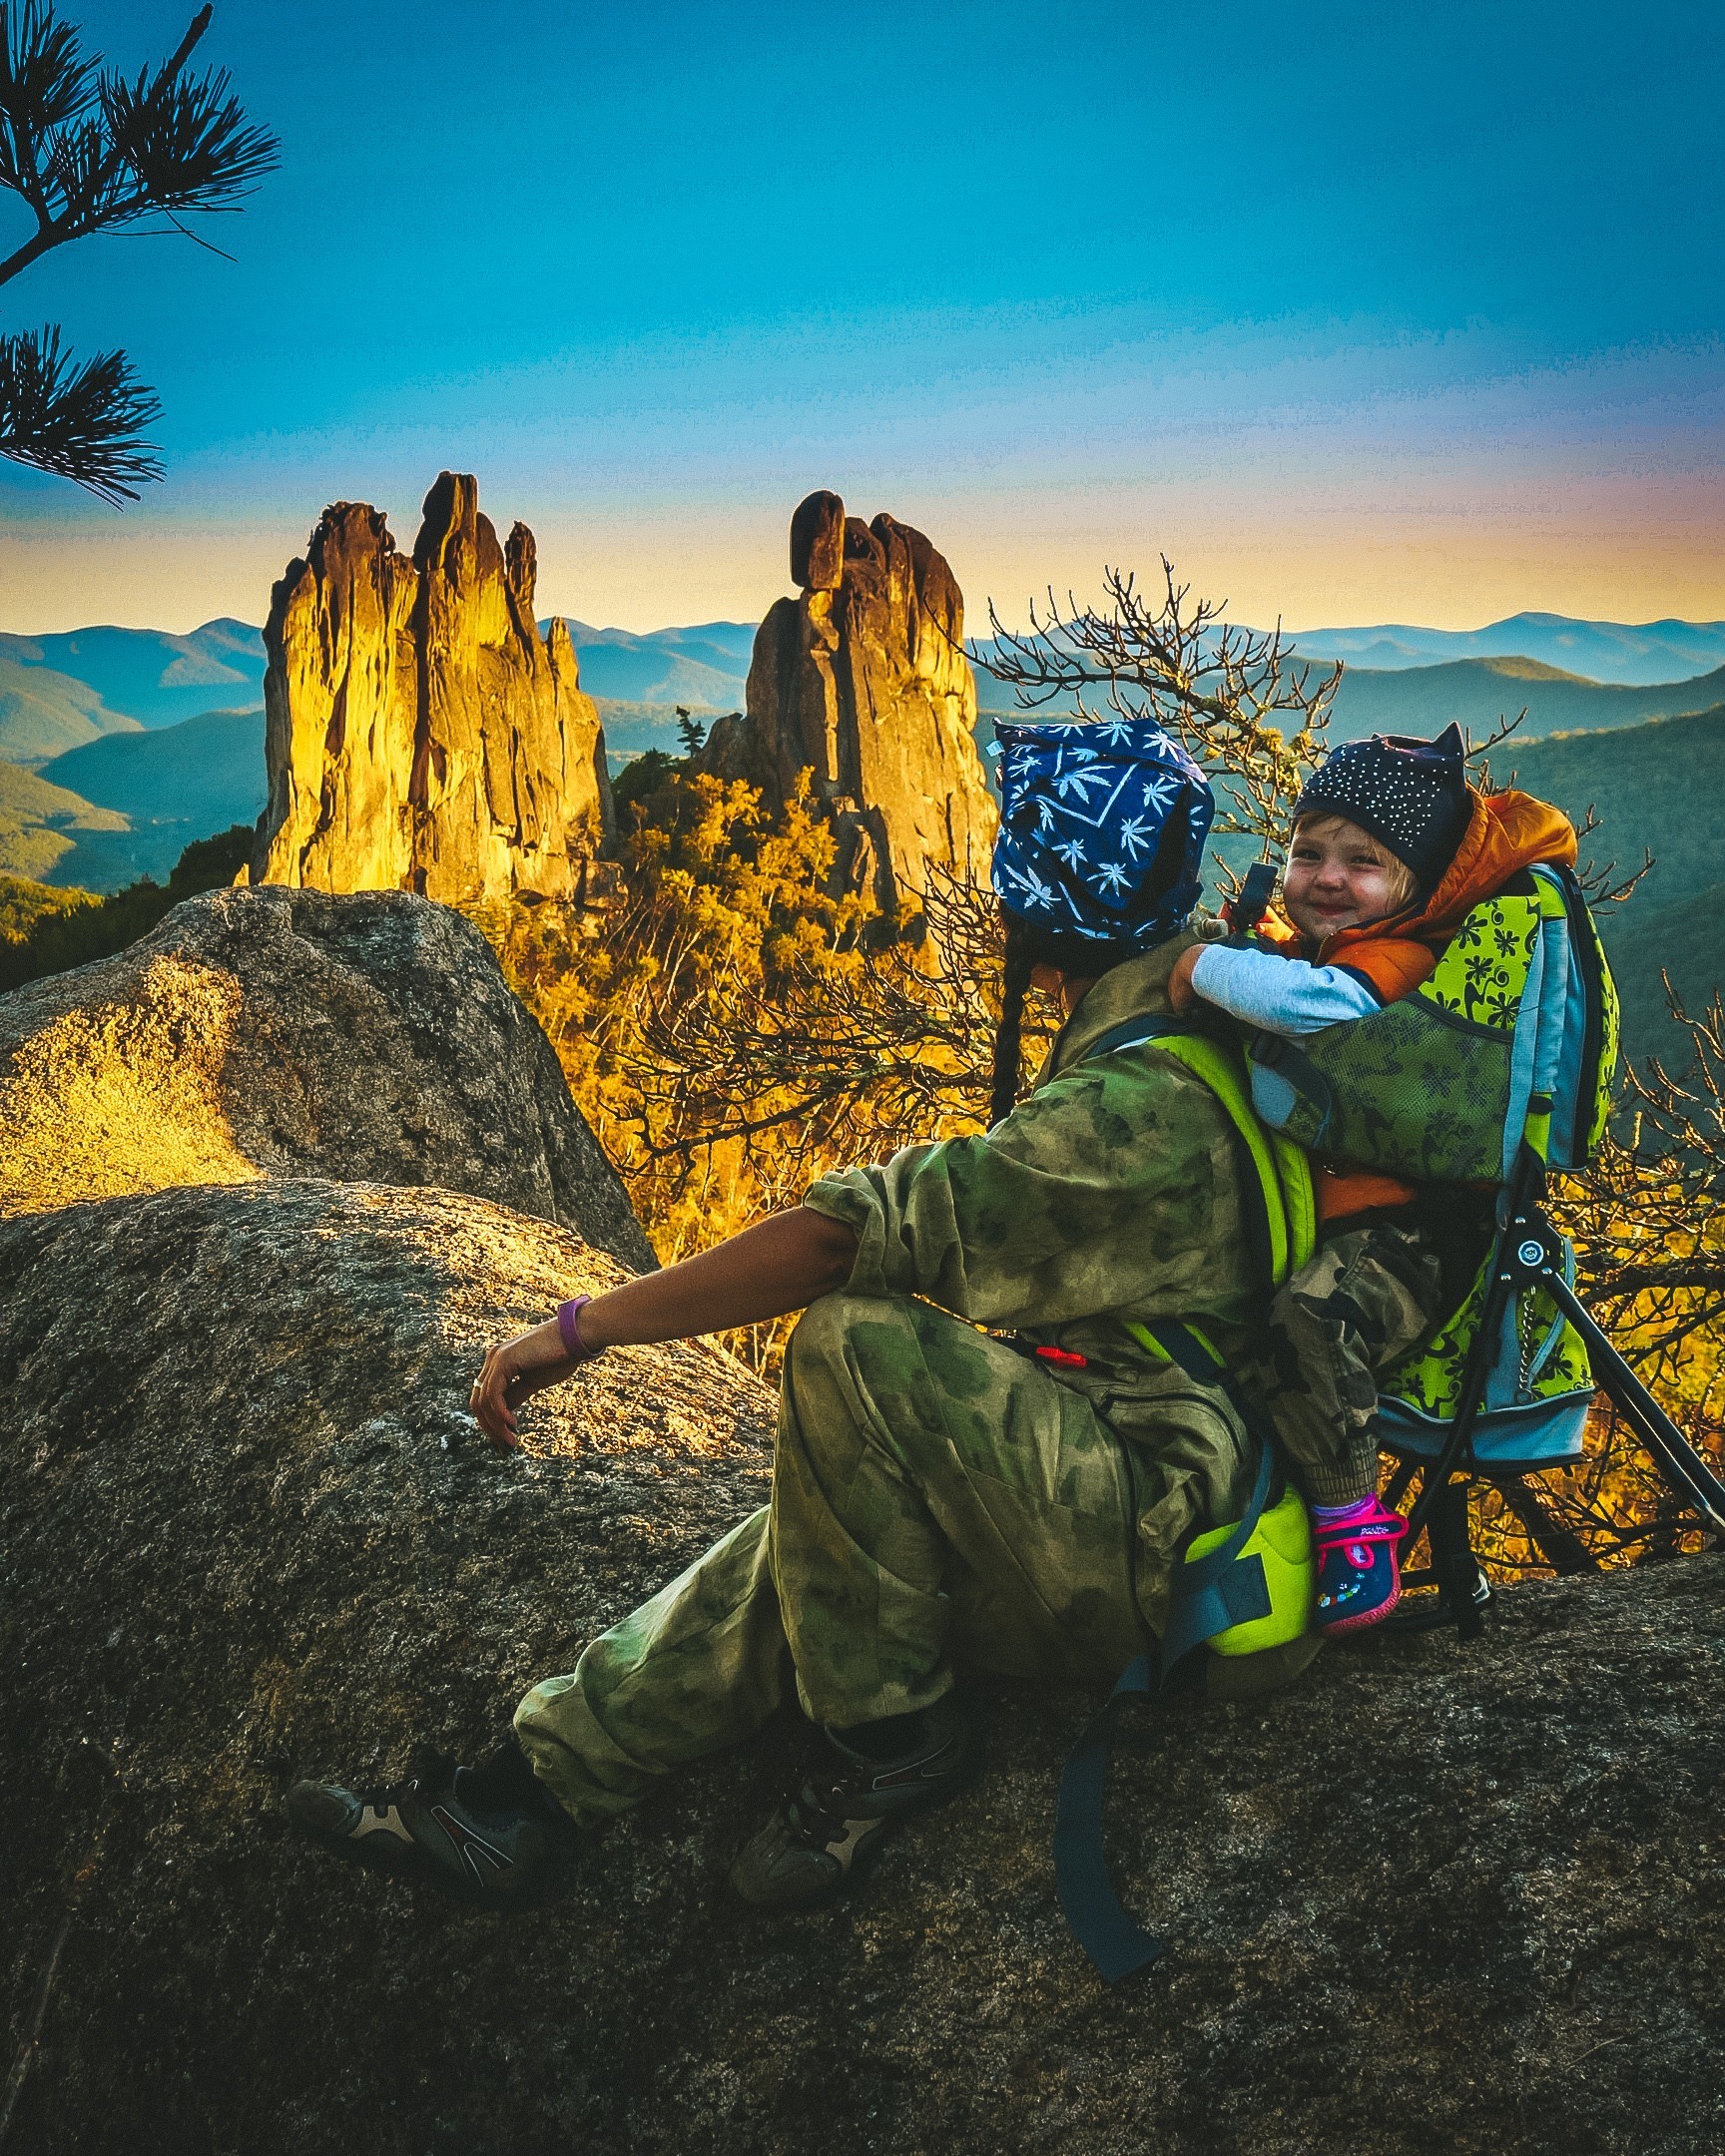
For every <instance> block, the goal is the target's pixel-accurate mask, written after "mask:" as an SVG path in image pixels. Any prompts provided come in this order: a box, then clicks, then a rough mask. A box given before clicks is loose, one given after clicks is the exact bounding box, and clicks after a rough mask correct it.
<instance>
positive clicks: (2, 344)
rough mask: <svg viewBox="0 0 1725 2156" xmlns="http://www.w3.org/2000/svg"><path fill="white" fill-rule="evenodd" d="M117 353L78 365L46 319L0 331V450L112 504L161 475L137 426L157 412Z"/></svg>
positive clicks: (134, 497)
mask: <svg viewBox="0 0 1725 2156" xmlns="http://www.w3.org/2000/svg"><path fill="white" fill-rule="evenodd" d="M161 409H162V407H161V405H160V404H159V403H158V402H157V400H156V396H155V392H154V391H153V390H150V389H148V388H146V387H145V386H144V385H143V384H142V383H141V382H140V381H139V380H138V379H137V377H136V375H134V373H133V372H132V367H131V362H130V361H129V360H128V359H127V357H126V354H125V353H124V352H118V351H111V352H98V353H97V355H96V356H95V358H94V359H87V360H85V361H84V363H83V364H82V365H79V364H78V363H77V362H76V361H75V360H74V359H73V358H72V357H71V355H70V353H68V352H67V351H66V350H65V349H64V348H63V347H62V345H61V342H60V330H59V327H58V326H57V325H55V324H50V325H49V326H48V327H47V328H44V329H42V330H40V331H37V330H26V331H25V332H24V334H23V335H22V336H4V337H0V456H8V457H11V458H12V459H13V460H14V461H15V462H16V463H19V464H29V465H32V466H34V467H35V469H36V470H38V471H45V472H52V473H53V474H54V475H55V477H56V478H60V479H70V480H72V481H73V482H74V483H75V484H76V485H78V486H81V487H85V488H88V490H89V491H90V492H91V493H92V494H98V495H100V496H101V498H102V499H103V500H104V501H107V502H112V503H114V504H115V505H116V506H118V505H119V504H120V503H121V502H122V501H136V500H137V499H138V488H139V487H140V486H142V485H144V484H146V483H147V482H149V481H150V480H153V479H160V478H161V476H162V465H161V461H160V459H159V458H158V457H157V456H156V455H155V454H154V448H155V445H154V444H153V443H151V442H147V441H145V440H144V439H143V430H144V429H145V428H146V427H147V426H149V425H150V424H151V422H152V421H153V420H155V419H157V418H159V417H160V416H161Z"/></svg>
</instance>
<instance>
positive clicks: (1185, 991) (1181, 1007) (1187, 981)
mask: <svg viewBox="0 0 1725 2156" xmlns="http://www.w3.org/2000/svg"><path fill="white" fill-rule="evenodd" d="M1203 955H1204V946H1203V944H1202V943H1194V944H1193V946H1192V948H1191V949H1190V950H1183V951H1182V952H1181V953H1180V955H1179V957H1178V958H1176V959H1175V961H1174V970H1173V972H1172V973H1170V974H1169V976H1168V1001H1169V1002H1170V1003H1171V1004H1172V1005H1173V1007H1174V1009H1175V1010H1177V1011H1189V1010H1190V1009H1191V1008H1192V1006H1193V1004H1194V1003H1196V1002H1197V1001H1198V991H1197V989H1196V988H1194V987H1193V985H1192V969H1193V967H1194V966H1196V965H1197V963H1198V961H1199V959H1200V958H1202V957H1203Z"/></svg>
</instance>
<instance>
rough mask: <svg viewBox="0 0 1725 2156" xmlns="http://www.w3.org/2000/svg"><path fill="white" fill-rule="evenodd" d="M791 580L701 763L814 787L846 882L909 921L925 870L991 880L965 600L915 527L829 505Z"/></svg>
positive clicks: (807, 526)
mask: <svg viewBox="0 0 1725 2156" xmlns="http://www.w3.org/2000/svg"><path fill="white" fill-rule="evenodd" d="M791 575H792V578H793V580H794V581H795V582H796V583H797V584H799V585H801V586H802V587H803V590H802V593H801V596H800V597H798V598H796V599H781V600H779V601H778V602H777V603H776V604H775V605H774V606H773V607H772V609H771V610H770V611H769V613H768V615H767V618H766V620H765V621H764V622H763V623H762V624H761V627H760V630H759V631H758V632H757V634H756V638H755V653H754V657H753V659H752V661H751V663H750V668H749V694H748V704H749V708H748V711H747V713H746V715H745V716H744V717H743V718H741V719H722V720H720V721H719V722H718V723H717V725H715V727H714V729H713V733H712V737H711V739H710V740H709V742H708V745H707V747H706V749H705V750H704V751H703V752H702V754H701V756H700V757H699V758H698V760H697V761H698V763H699V765H700V766H701V767H702V768H703V769H706V770H709V771H713V772H717V773H719V774H720V775H721V776H723V777H726V778H742V779H747V780H749V781H750V782H751V784H753V785H756V786H760V787H762V788H764V789H765V790H766V792H767V794H768V796H769V798H770V799H774V800H779V801H784V800H788V799H789V798H790V796H791V794H792V792H793V790H794V789H795V787H796V785H797V781H798V775H799V774H800V773H801V772H803V771H805V770H807V771H810V772H811V773H813V775H814V778H813V783H814V789H815V794H816V797H817V798H818V799H819V800H820V801H822V802H824V803H825V804H826V805H827V808H828V812H829V813H830V814H831V816H832V817H833V820H834V822H835V824H836V826H837V828H838V832H839V838H840V852H839V863H838V873H839V875H840V877H841V879H842V880H843V881H845V882H847V883H850V884H853V885H855V886H856V887H858V888H863V887H866V886H868V885H870V884H871V885H872V887H873V890H874V894H875V897H876V898H877V899H878V901H879V903H880V905H881V907H882V909H883V910H884V911H886V912H887V913H898V912H908V911H913V910H914V906H915V899H916V894H917V893H918V892H919V891H920V890H921V889H923V888H924V886H925V883H926V874H927V868H928V866H929V864H930V863H934V864H936V865H938V866H941V867H950V868H960V869H962V868H964V867H965V866H968V867H969V868H970V869H971V870H972V871H973V872H974V873H975V874H977V875H983V874H985V873H986V871H987V865H988V855H989V851H990V849H991V847H992V846H993V843H994V831H995V827H996V823H997V821H998V818H997V816H996V813H995V808H994V804H993V801H992V799H991V798H990V796H989V793H988V786H987V781H986V779H985V778H984V776H983V772H982V765H981V760H980V759H979V757H978V756H977V754H976V744H975V740H974V738H973V737H974V730H975V725H976V684H975V681H974V679H973V678H972V676H971V672H970V664H969V661H968V660H967V659H966V658H965V657H964V651H963V644H964V597H963V594H962V593H961V592H960V591H959V589H958V585H957V581H956V579H955V578H954V577H953V575H952V572H951V570H950V569H949V568H948V567H947V566H946V563H945V561H944V560H943V558H942V557H941V556H940V555H939V554H937V553H936V552H935V550H934V548H933V547H932V546H931V545H930V544H929V543H928V541H927V540H926V539H925V538H924V537H923V536H922V534H921V533H920V532H919V531H912V530H911V528H910V526H909V525H908V524H900V523H898V522H897V521H896V520H895V519H894V518H892V517H889V516H884V515H882V516H877V517H876V518H875V519H874V521H873V523H872V524H864V523H863V521H862V519H861V518H860V517H847V516H846V514H845V504H844V502H843V501H841V500H840V498H839V496H838V495H837V494H833V493H828V492H826V491H822V492H820V493H815V494H811V495H810V496H809V497H808V499H807V500H806V501H804V502H802V503H801V504H800V505H799V507H798V509H797V512H796V514H795V516H794V517H793V518H792V521H791Z"/></svg>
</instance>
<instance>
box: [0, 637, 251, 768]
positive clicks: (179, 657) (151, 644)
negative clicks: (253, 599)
mask: <svg viewBox="0 0 1725 2156" xmlns="http://www.w3.org/2000/svg"><path fill="white" fill-rule="evenodd" d="M0 666H3V668H4V673H5V676H6V681H5V682H4V684H3V685H0V686H3V687H12V686H14V685H16V686H17V687H19V688H20V689H21V690H23V691H25V692H28V691H30V690H34V691H35V693H36V695H37V697H38V699H39V700H41V701H51V700H57V701H59V702H60V703H61V704H63V705H64V706H66V707H67V712H66V717H67V720H68V721H69V724H67V725H66V726H65V727H64V728H63V731H65V732H67V733H68V734H69V736H70V738H68V739H63V740H58V741H55V742H54V743H53V745H52V746H51V747H47V748H43V747H40V746H38V745H37V743H36V742H35V741H32V742H31V743H30V744H29V745H28V746H26V745H25V743H24V742H23V741H21V740H20V739H19V738H18V733H19V729H18V728H17V727H16V725H15V724H9V723H8V720H7V717H6V715H5V714H4V712H3V710H0V757H7V758H10V759H11V760H13V761H14V762H18V761H22V760H24V759H26V758H34V757H38V756H41V755H48V756H54V755H57V754H58V753H59V752H60V751H61V750H63V749H70V748H73V747H75V746H76V745H77V743H78V742H81V741H92V740H94V739H96V737H97V736H98V735H102V734H123V733H131V732H132V731H134V730H135V729H136V728H138V727H145V728H149V727H171V726H178V725H179V723H180V722H181V720H183V719H193V718H196V717H197V715H198V714H199V713H200V712H206V711H211V710H214V709H215V708H216V707H217V706H218V705H223V706H227V707H229V708H231V709H232V708H235V707H238V706H240V705H243V704H244V705H249V704H253V703H256V702H260V701H261V700H262V698H263V694H264V639H263V637H262V635H261V633H260V632H259V631H258V630H256V629H254V628H252V627H250V626H249V625H248V624H247V623H245V622H240V621H231V620H227V619H223V620H219V621H210V622H206V623H205V624H204V626H203V627H202V628H201V629H194V630H193V631H192V633H191V634H190V635H189V636H172V635H170V634H169V633H168V632H167V631H166V630H161V629H115V628H95V629H69V630H65V631H63V632H61V633H60V634H58V635H55V636H41V637H22V636H6V635H0ZM68 682H71V683H73V684H75V685H77V686H76V689H75V690H74V691H71V692H69V691H68V690H67V689H66V686H65V685H66V684H67V683H68ZM80 722H82V730H81V731H80V726H79V723H80ZM38 731H40V725H39V724H38Z"/></svg>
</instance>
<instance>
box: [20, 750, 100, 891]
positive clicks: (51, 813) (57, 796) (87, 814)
mask: <svg viewBox="0 0 1725 2156" xmlns="http://www.w3.org/2000/svg"><path fill="white" fill-rule="evenodd" d="M128 827H129V826H128V824H127V820H126V818H125V816H123V815H118V814H116V813H115V812H114V810H112V809H110V808H97V807H95V806H93V805H92V804H91V803H90V802H88V801H85V800H83V799H81V798H80V796H78V795H77V794H73V793H70V792H69V791H68V790H67V789H66V788H65V787H60V786H53V785H51V784H50V783H49V782H48V781H47V780H45V779H41V778H39V777H38V776H37V775H36V773H35V772H31V771H25V770H23V769H22V768H21V767H20V766H19V765H16V764H4V763H0V874H4V875H13V876H27V877H30V878H31V879H32V880H34V881H36V882H46V881H48V880H49V879H50V878H52V879H53V880H54V881H55V882H61V881H67V882H75V881H76V880H77V878H76V877H62V875H61V874H60V872H59V871H60V869H61V868H62V867H63V865H64V863H65V861H66V859H67V857H68V856H69V855H70V854H72V853H74V852H76V850H77V849H78V846H79V844H80V842H81V841H85V840H88V839H89V838H91V837H92V836H99V837H102V838H108V837H110V836H112V835H118V834H120V833H123V832H125V831H126V830H127V829H128Z"/></svg>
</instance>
